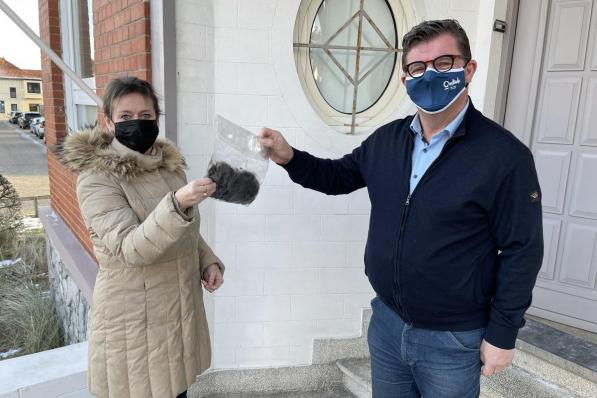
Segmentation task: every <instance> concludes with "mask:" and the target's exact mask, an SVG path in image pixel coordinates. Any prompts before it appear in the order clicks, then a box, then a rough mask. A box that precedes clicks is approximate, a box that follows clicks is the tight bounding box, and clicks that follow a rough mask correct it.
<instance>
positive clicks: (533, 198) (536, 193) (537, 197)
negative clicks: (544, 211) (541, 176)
mask: <svg viewBox="0 0 597 398" xmlns="http://www.w3.org/2000/svg"><path fill="white" fill-rule="evenodd" d="M529 198H530V199H531V203H537V202H539V201H540V200H541V195H539V191H533V192H531V194H530V195H529Z"/></svg>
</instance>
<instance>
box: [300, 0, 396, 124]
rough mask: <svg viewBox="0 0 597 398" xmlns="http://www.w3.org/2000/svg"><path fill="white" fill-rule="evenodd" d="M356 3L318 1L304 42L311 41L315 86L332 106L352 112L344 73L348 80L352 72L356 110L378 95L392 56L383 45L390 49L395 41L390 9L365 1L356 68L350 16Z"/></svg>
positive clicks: (355, 27)
mask: <svg viewBox="0 0 597 398" xmlns="http://www.w3.org/2000/svg"><path fill="white" fill-rule="evenodd" d="M359 7H360V0H324V1H323V2H322V3H321V6H320V7H319V11H318V13H317V16H316V18H315V21H314V23H313V28H312V30H311V43H310V44H311V45H315V46H316V48H312V49H311V51H310V58H311V69H312V72H313V77H314V79H315V82H316V84H317V88H318V89H319V92H320V93H321V95H322V97H323V98H324V99H325V100H326V101H327V102H328V104H329V105H330V106H331V107H332V108H334V109H336V110H337V111H338V112H342V113H347V114H349V113H352V111H353V101H354V93H355V85H354V84H353V83H352V82H351V81H350V80H351V79H349V78H348V77H347V76H346V74H348V75H349V76H350V77H351V78H352V80H353V81H356V80H357V79H356V77H357V76H358V80H359V84H358V86H359V87H358V91H357V99H356V104H357V108H356V112H357V113H360V112H363V111H365V110H367V109H369V108H370V107H371V106H373V105H374V104H375V103H376V102H377V101H378V100H379V98H380V97H381V96H382V95H383V93H384V91H385V89H386V87H387V85H388V83H389V82H390V79H391V77H392V74H393V72H394V67H395V62H396V58H397V57H396V53H395V52H393V51H387V49H388V44H389V45H390V46H391V47H392V48H395V47H396V44H397V43H396V41H397V39H396V37H397V32H396V25H395V23H394V18H393V16H392V10H391V9H390V6H389V5H388V3H387V2H386V1H385V0H368V1H366V2H365V8H364V10H365V12H366V13H367V14H368V15H369V17H370V18H371V20H372V21H373V22H372V23H370V22H369V21H368V20H367V19H366V18H365V17H363V20H362V34H361V48H360V62H359V63H358V72H357V53H358V51H357V50H358V48H357V45H358V38H359V17H358V15H357V16H356V17H355V18H352V17H353V16H355V14H357V13H358V12H359ZM351 18H352V19H351ZM317 46H323V47H325V48H317ZM363 47H365V48H363ZM325 49H328V50H329V52H330V53H331V54H332V56H333V57H334V58H335V59H336V61H337V63H338V64H339V65H336V63H335V62H334V60H333V59H332V57H330V56H329V55H328V54H326V52H325ZM363 77H365V79H364V80H362V79H363Z"/></svg>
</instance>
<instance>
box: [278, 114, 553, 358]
mask: <svg viewBox="0 0 597 398" xmlns="http://www.w3.org/2000/svg"><path fill="white" fill-rule="evenodd" d="M412 118H413V116H409V117H407V118H405V119H400V120H396V121H394V122H391V123H389V124H387V125H385V126H383V127H381V128H379V129H378V130H377V131H375V132H374V133H373V134H372V135H371V136H369V137H368V138H367V139H366V140H365V141H364V142H363V143H362V144H361V145H360V146H359V147H358V148H356V149H355V150H354V151H353V152H352V153H350V154H347V155H346V156H344V157H342V158H341V159H336V160H330V159H319V158H316V157H314V156H312V155H310V154H308V153H306V152H303V151H299V150H297V149H294V156H293V158H292V160H291V161H290V162H289V163H287V164H286V165H284V166H283V167H284V168H285V169H286V170H287V171H288V173H289V175H290V177H291V179H292V180H293V181H294V182H296V183H298V184H301V185H302V186H303V187H306V188H311V189H314V190H317V191H320V192H323V193H326V194H328V195H339V194H347V193H350V192H353V191H355V190H357V189H360V188H363V187H367V190H368V193H369V198H370V200H371V216H370V221H369V233H368V237H367V246H366V249H365V273H366V274H367V276H368V278H369V281H370V282H371V285H372V286H373V289H374V290H375V292H376V293H377V295H378V296H379V298H380V299H381V300H382V301H383V302H384V303H385V304H386V305H388V306H389V307H390V308H392V309H393V310H394V311H395V312H396V313H398V315H400V317H401V318H402V319H403V320H404V321H405V322H406V323H408V324H411V325H413V326H414V327H419V328H425V329H432V330H449V331H464V330H472V329H477V328H482V327H485V328H486V331H485V340H487V341H488V342H489V343H491V344H493V345H495V346H497V347H499V348H503V349H511V348H514V343H515V340H516V336H517V334H518V329H519V328H521V327H522V326H523V325H524V318H523V315H524V312H525V311H526V309H527V308H528V307H529V306H530V304H531V295H532V289H533V286H534V285H535V281H536V278H537V273H538V272H539V269H540V267H541V262H542V258H543V233H542V212H541V191H540V188H539V182H538V180H537V173H536V171H535V164H534V161H533V156H532V154H531V152H530V151H529V149H528V148H527V147H526V146H525V145H524V144H522V143H521V142H520V141H519V140H518V139H516V138H515V137H514V136H513V135H512V134H511V133H510V132H508V131H507V130H505V129H503V128H502V127H501V126H499V125H498V124H496V123H494V122H492V121H491V120H489V119H488V118H486V117H484V116H483V115H482V114H481V113H480V112H479V111H478V110H476V109H475V108H474V107H473V106H472V104H471V105H470V107H469V109H468V110H467V113H466V115H465V118H464V120H463V122H462V123H461V125H460V126H459V127H458V129H457V130H456V131H455V133H454V135H453V136H452V138H450V140H449V141H448V142H447V143H446V145H445V147H444V148H443V150H442V152H441V154H440V155H439V157H438V158H437V159H436V160H435V162H434V163H433V164H432V165H431V166H430V167H429V169H428V170H427V172H426V173H425V175H424V176H423V177H422V178H421V180H420V182H419V184H418V185H417V187H416V188H415V190H414V191H413V192H412V194H409V192H410V189H409V184H410V174H411V164H412V151H413V145H414V141H413V140H414V133H413V132H412V131H411V129H410V123H411V121H412Z"/></svg>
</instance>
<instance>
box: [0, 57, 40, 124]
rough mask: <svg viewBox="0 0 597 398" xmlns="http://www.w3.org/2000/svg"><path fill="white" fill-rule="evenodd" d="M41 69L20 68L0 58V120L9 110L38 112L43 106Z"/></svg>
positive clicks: (6, 116) (7, 114)
mask: <svg viewBox="0 0 597 398" xmlns="http://www.w3.org/2000/svg"><path fill="white" fill-rule="evenodd" d="M41 86H42V84H41V71H40V70H31V69H21V68H18V67H17V66H15V65H13V64H11V63H10V62H8V61H7V60H6V59H5V58H0V120H7V119H8V116H9V115H10V112H12V111H21V112H40V111H41V108H42V106H43V92H42V87H41Z"/></svg>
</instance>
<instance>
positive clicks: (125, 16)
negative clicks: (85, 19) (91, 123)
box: [93, 0, 151, 121]
mask: <svg viewBox="0 0 597 398" xmlns="http://www.w3.org/2000/svg"><path fill="white" fill-rule="evenodd" d="M93 26H94V28H95V31H94V35H95V84H96V87H97V93H98V95H100V96H102V95H103V93H104V88H105V87H106V85H107V84H108V82H109V81H110V80H111V79H113V78H114V77H116V76H121V75H130V76H137V77H139V78H140V79H144V80H147V81H151V26H150V18H149V1H144V0H128V1H127V0H95V1H94V2H93ZM99 116H100V117H99V120H100V121H103V117H101V114H100V115H99Z"/></svg>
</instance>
